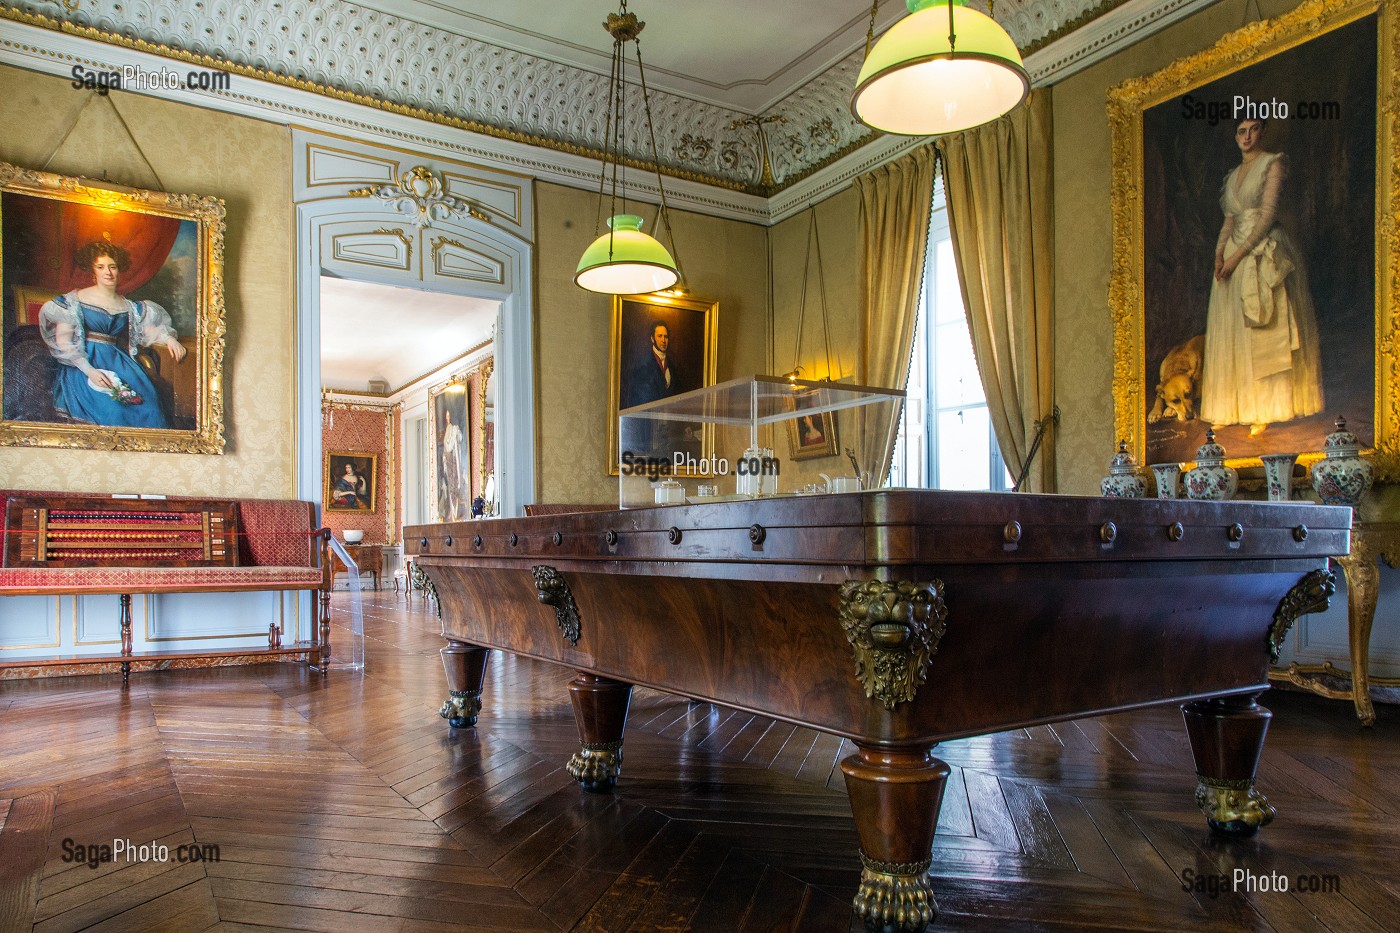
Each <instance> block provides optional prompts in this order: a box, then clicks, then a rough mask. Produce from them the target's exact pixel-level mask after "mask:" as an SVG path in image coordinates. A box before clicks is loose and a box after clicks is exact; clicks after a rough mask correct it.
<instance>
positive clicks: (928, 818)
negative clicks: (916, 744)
mask: <svg viewBox="0 0 1400 933" xmlns="http://www.w3.org/2000/svg"><path fill="white" fill-rule="evenodd" d="M841 772H842V773H843V774H844V775H845V776H846V792H847V794H848V795H849V796H850V798H851V812H852V813H853V814H854V815H855V820H856V832H857V833H858V834H859V835H860V862H861V870H860V887H859V888H858V889H857V890H856V896H855V901H854V902H853V906H854V908H855V912H856V914H857V915H858V916H859V917H860V918H861V919H862V920H863V921H865V928H866V929H867V930H869V931H872V933H917V931H920V930H923V929H925V928H926V927H927V926H928V925H929V924H930V923H932V922H933V918H934V916H935V915H936V914H937V912H938V904H937V903H936V902H935V901H934V898H933V889H932V886H931V885H930V884H929V878H928V870H929V866H930V865H931V864H932V861H933V857H932V850H933V834H934V831H935V830H936V829H937V828H938V811H939V808H940V807H941V806H942V805H943V789H944V787H945V785H946V784H947V781H948V774H949V768H948V765H947V764H945V763H944V762H942V761H940V760H939V759H937V758H935V757H933V749H932V747H929V748H903V749H888V748H876V747H872V746H864V745H857V751H856V754H854V755H852V756H850V757H849V758H847V759H845V760H844V761H842V762H841Z"/></svg>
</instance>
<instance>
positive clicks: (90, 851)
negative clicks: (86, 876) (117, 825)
mask: <svg viewBox="0 0 1400 933" xmlns="http://www.w3.org/2000/svg"><path fill="white" fill-rule="evenodd" d="M62 860H63V861H64V862H68V863H70V864H72V863H77V864H79V865H86V866H87V867H88V868H91V869H93V870H96V869H98V868H100V867H101V866H103V865H105V864H107V863H109V862H123V863H132V864H137V863H144V862H175V863H177V864H180V865H187V864H190V863H192V862H217V861H219V847H218V846H217V845H215V844H213V843H206V844H202V845H201V844H200V843H197V842H189V843H183V844H181V845H178V846H176V847H175V848H173V849H172V848H170V846H167V845H162V844H161V843H159V842H156V841H155V840H154V839H153V840H151V841H150V842H140V843H138V842H132V841H131V840H130V839H113V840H112V841H111V842H78V841H77V840H75V839H72V838H67V839H64V840H63V856H62Z"/></svg>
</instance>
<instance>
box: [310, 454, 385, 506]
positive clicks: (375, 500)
mask: <svg viewBox="0 0 1400 933" xmlns="http://www.w3.org/2000/svg"><path fill="white" fill-rule="evenodd" d="M336 458H339V459H341V460H368V461H369V483H368V484H367V485H368V486H369V508H367V509H355V508H347V507H345V506H343V505H335V504H334V502H335V500H334V499H333V498H332V497H331V485H332V483H331V480H332V479H333V476H332V464H331V461H332V460H334V459H336ZM321 485H322V491H321V495H322V499H321V503H322V505H323V507H324V508H325V510H326V511H327V512H352V513H355V514H359V515H373V514H374V513H375V512H376V511H377V509H376V506H378V504H379V454H377V453H374V452H373V451H369V450H328V451H326V453H325V461H324V462H323V463H322V465H321Z"/></svg>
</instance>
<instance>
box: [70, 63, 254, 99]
mask: <svg viewBox="0 0 1400 933" xmlns="http://www.w3.org/2000/svg"><path fill="white" fill-rule="evenodd" d="M72 74H73V87H74V88H75V89H78V90H89V91H96V92H97V93H99V94H106V93H108V92H109V91H227V90H228V89H229V87H230V86H231V83H232V78H231V77H230V75H229V73H228V72H227V71H213V70H211V69H208V68H194V69H191V70H189V71H176V70H173V69H170V68H164V67H162V68H156V69H146V68H137V67H136V66H135V65H125V66H123V67H121V68H119V69H117V70H115V71H93V70H91V69H89V68H84V67H83V66H82V65H74V66H73V71H72Z"/></svg>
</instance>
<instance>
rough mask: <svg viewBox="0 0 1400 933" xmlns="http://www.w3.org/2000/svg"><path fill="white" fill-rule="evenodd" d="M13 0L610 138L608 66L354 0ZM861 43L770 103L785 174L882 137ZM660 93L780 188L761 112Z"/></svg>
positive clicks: (1019, 17) (472, 111)
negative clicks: (758, 121)
mask: <svg viewBox="0 0 1400 933" xmlns="http://www.w3.org/2000/svg"><path fill="white" fill-rule="evenodd" d="M1122 2H1123V0H1107V2H1105V0H1002V2H1001V3H1000V4H998V5H997V15H998V19H999V20H1000V21H1001V22H1003V23H1004V25H1005V26H1006V28H1007V30H1008V32H1010V33H1011V35H1012V38H1013V39H1015V40H1016V42H1017V43H1018V44H1019V45H1021V46H1023V47H1030V46H1032V45H1033V44H1035V43H1036V42H1037V41H1039V40H1041V39H1044V38H1046V37H1048V36H1052V35H1054V34H1055V33H1056V31H1057V30H1059V29H1060V28H1061V27H1063V26H1065V25H1066V24H1072V25H1073V24H1079V23H1081V22H1085V21H1091V20H1093V18H1095V17H1099V16H1102V15H1103V14H1104V13H1105V12H1108V11H1110V10H1111V9H1112V8H1113V7H1116V6H1118V5H1120V4H1122ZM1189 2H1190V0H1176V2H1175V3H1173V2H1170V0H1169V2H1167V3H1157V4H1154V5H1155V6H1159V7H1171V6H1174V5H1180V4H1181V3H1189ZM976 5H979V6H985V4H984V3H978V4H976ZM853 6H854V5H853ZM14 9H16V10H19V11H22V12H25V13H28V14H31V16H32V17H55V16H56V17H58V19H57V20H51V21H50V23H51V24H54V25H58V24H65V23H66V24H70V28H71V26H76V27H79V30H78V32H79V34H84V33H85V34H86V35H88V37H90V38H95V39H99V40H105V41H115V42H126V43H136V44H137V45H136V46H135V47H141V44H149V46H150V48H147V49H145V50H147V51H157V52H160V51H161V50H162V49H163V50H167V51H169V52H171V53H174V54H175V55H176V56H177V57H181V58H184V59H185V60H187V61H197V62H199V63H202V64H208V65H213V66H215V67H219V66H224V67H228V66H236V69H235V70H237V71H239V72H240V73H243V74H247V75H248V76H250V77H259V78H264V79H269V80H280V81H282V82H286V83H290V84H292V86H296V87H301V88H304V89H308V90H315V91H322V90H324V91H333V92H339V93H340V94H342V95H345V96H347V97H348V98H349V99H352V100H360V101H365V100H374V101H381V102H384V103H387V104H389V105H391V106H392V107H396V108H402V109H403V110H405V111H407V112H411V113H414V115H418V114H422V115H425V116H428V117H429V118H434V117H436V118H443V117H446V118H449V119H450V121H452V122H453V123H457V124H459V125H462V126H463V128H465V129H470V130H474V131H477V132H485V133H487V134H490V135H498V134H499V135H503V136H505V138H510V139H516V140H520V141H525V142H530V143H534V144H540V145H545V146H548V147H555V148H562V149H564V150H565V151H574V152H578V153H580V154H584V155H593V156H595V157H596V156H598V155H599V154H600V153H601V152H602V151H603V149H604V148H605V147H604V136H605V122H606V119H607V110H608V108H607V93H608V79H607V77H606V75H603V74H598V73H596V72H594V71H591V70H588V69H585V68H580V67H576V66H574V65H567V64H560V63H557V62H554V61H549V60H547V59H544V58H540V57H537V56H534V55H530V54H527V53H525V52H520V51H516V50H513V49H507V48H503V47H501V46H499V45H492V44H490V43H487V42H485V41H481V40H479V39H474V38H472V37H470V36H466V35H463V34H461V33H459V32H455V31H451V30H448V29H444V28H441V27H440V26H434V25H427V24H424V23H420V22H415V21H413V20H410V19H407V18H404V17H402V16H396V15H393V14H390V13H385V12H381V11H379V10H376V9H372V8H369V7H365V6H360V5H356V4H351V3H347V2H343V0H315V2H313V0H126V2H117V0H95V2H91V3H88V2H85V3H83V4H81V5H79V6H78V7H77V8H76V9H68V8H67V4H64V3H61V2H50V3H21V4H17V5H15V7H14ZM1145 15H1147V14H1145ZM34 22H36V24H38V25H46V23H44V22H43V21H41V20H39V19H35V20H34ZM863 54H864V49H863V48H857V49H856V50H854V51H853V52H851V53H850V54H849V55H847V56H846V57H845V58H843V59H841V60H840V61H839V62H837V63H836V64H835V65H833V66H832V67H830V68H828V69H827V70H826V71H825V72H824V73H822V74H820V75H818V76H817V77H816V78H814V79H812V80H809V81H806V82H804V83H803V84H802V85H801V86H800V87H798V88H797V89H796V90H795V91H793V92H792V93H790V94H788V95H787V96H786V97H784V98H782V99H781V100H779V101H778V103H777V104H776V105H774V106H773V107H771V108H769V109H768V110H767V111H765V112H764V113H763V114H762V116H765V117H782V118H783V119H784V122H785V125H784V126H783V127H782V129H781V131H778V132H776V133H775V134H774V135H775V137H776V138H774V139H773V140H772V142H773V145H772V151H771V156H772V169H773V176H774V182H775V185H776V187H777V188H781V187H782V186H784V185H786V184H790V183H791V182H792V181H794V180H795V179H797V178H800V177H802V176H803V175H804V174H806V173H808V172H810V171H812V170H814V169H815V168H817V167H819V166H821V165H824V164H826V163H827V162H829V161H831V160H832V159H833V158H834V157H839V156H840V155H841V154H844V153H846V152H848V151H850V150H851V149H852V148H853V147H855V146H858V145H861V144H863V143H864V142H866V141H868V140H869V139H870V138H872V136H871V134H870V132H869V131H868V130H867V129H866V127H864V126H862V125H861V124H859V123H857V122H856V121H855V120H854V119H853V118H852V117H851V115H850V111H849V107H848V103H849V95H850V88H851V87H852V85H853V84H854V80H855V74H856V72H857V71H858V69H859V65H860V61H861V59H862V58H863ZM1063 57H1064V56H1061V58H1063ZM653 67H655V65H653ZM1037 77H1038V76H1037ZM651 105H652V113H653V118H654V122H655V126H656V132H657V147H658V151H659V155H660V158H661V160H662V162H663V163H664V164H665V165H666V167H667V168H669V169H670V170H671V171H673V172H675V173H677V174H679V175H680V177H686V176H691V177H694V178H696V179H697V180H700V181H706V182H711V183H718V184H721V185H723V186H726V187H735V188H741V189H744V190H748V191H751V192H753V193H757V194H768V193H770V191H772V190H774V189H773V188H768V187H767V186H761V185H760V176H761V172H762V164H761V161H760V159H761V156H760V152H759V147H758V144H757V139H756V137H755V136H754V135H753V134H752V133H747V132H743V131H739V130H735V129H734V128H733V125H734V124H735V122H736V121H741V120H743V119H744V118H746V117H749V116H751V114H747V113H744V112H742V111H739V110H735V109H731V108H727V107H722V106H717V105H715V104H712V103H707V102H704V101H699V100H696V99H694V98H693V97H685V96H681V95H678V94H675V93H668V92H666V91H663V90H659V89H658V88H657V87H656V86H655V83H653V87H652V90H651ZM776 129H777V128H775V130H776ZM621 149H622V151H623V152H624V153H626V154H627V155H628V156H629V157H630V158H631V159H632V160H634V161H635V163H636V164H638V165H641V164H642V163H644V162H645V161H646V160H647V153H648V152H649V143H648V140H647V138H646V123H645V120H644V119H642V114H641V108H639V107H637V108H631V113H629V114H628V116H627V119H626V120H625V122H624V126H623V140H622V146H621Z"/></svg>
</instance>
